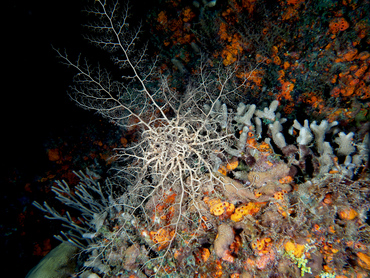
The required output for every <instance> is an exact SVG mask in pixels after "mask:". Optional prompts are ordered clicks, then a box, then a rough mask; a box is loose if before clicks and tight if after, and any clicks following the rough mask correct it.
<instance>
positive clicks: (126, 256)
mask: <svg viewBox="0 0 370 278" xmlns="http://www.w3.org/2000/svg"><path fill="white" fill-rule="evenodd" d="M95 2H96V3H95V6H94V7H93V9H92V10H91V12H90V14H92V15H96V16H98V17H99V19H100V21H98V22H97V24H96V25H91V26H90V29H92V31H97V34H96V37H94V36H93V35H92V36H91V37H88V39H89V40H90V41H91V42H92V43H95V44H97V45H98V46H100V47H102V48H103V49H106V50H109V51H111V52H112V54H113V55H114V56H113V60H114V61H115V62H116V64H117V65H118V66H119V68H120V69H122V68H123V69H125V72H130V73H131V75H127V76H125V80H128V81H127V82H118V81H115V80H113V78H112V77H111V75H109V74H108V73H107V72H106V71H105V70H103V69H101V68H93V67H91V66H90V65H89V64H88V63H87V62H83V61H82V60H78V61H77V62H73V61H72V60H71V59H70V58H69V57H68V56H67V54H65V53H62V52H61V51H59V50H56V51H57V53H58V55H59V56H60V58H61V59H62V61H63V62H64V63H66V64H67V65H69V66H70V67H72V68H74V69H75V70H77V75H76V78H75V82H76V84H75V86H74V87H73V88H72V91H71V97H72V98H73V99H74V100H75V101H76V102H77V104H78V105H80V106H81V107H83V108H85V109H89V110H93V111H95V112H97V113H99V114H100V115H102V116H103V117H106V118H108V119H109V120H110V121H111V122H112V123H114V124H116V125H117V126H119V127H121V128H122V129H123V130H125V131H127V132H132V133H134V134H135V136H134V137H133V138H134V139H132V140H130V141H129V142H128V141H127V140H126V141H125V142H124V144H122V145H123V147H122V148H118V149H117V150H116V151H117V154H116V156H115V159H114V162H113V163H112V171H114V174H111V175H110V176H109V177H108V178H106V179H104V180H103V179H102V178H100V176H99V175H96V174H94V173H93V172H92V171H89V170H87V172H86V174H85V173H83V172H78V173H77V172H76V174H77V176H78V178H79V179H80V184H79V185H78V186H77V187H75V188H74V189H73V190H71V188H70V187H69V186H68V184H67V183H66V182H63V181H62V182H61V181H60V182H58V183H57V185H56V186H54V187H53V191H54V192H55V193H56V195H57V199H58V200H60V201H61V202H63V203H65V204H66V205H68V206H70V207H72V208H74V209H77V210H78V211H80V212H81V218H80V219H78V220H76V219H72V217H71V216H70V215H69V214H68V213H66V214H65V215H63V214H61V213H59V212H58V211H56V210H55V209H53V208H52V207H50V206H49V205H48V204H46V203H45V204H44V205H40V204H38V203H35V205H36V206H37V207H39V208H40V209H41V210H43V211H44V212H46V213H47V215H48V217H49V218H52V219H59V220H62V221H64V222H65V223H66V227H67V230H66V231H63V232H62V236H60V237H59V238H60V239H61V240H67V241H69V242H71V243H73V244H74V245H76V246H78V247H79V248H81V249H82V250H83V253H84V255H85V256H84V257H82V258H81V260H82V262H81V263H80V264H79V265H82V267H81V268H80V269H78V271H76V273H77V274H76V275H79V276H80V277H87V276H88V275H96V276H99V277H131V278H133V277H152V276H155V277H186V276H191V277H233V278H237V277H277V276H279V277H300V276H304V277H358V276H363V277H365V276H366V275H368V274H369V269H370V267H369V261H370V259H369V256H370V226H369V225H368V223H366V220H367V213H368V211H369V209H370V202H369V197H370V180H369V173H368V169H367V167H366V165H367V164H368V163H369V162H368V152H369V149H368V146H369V143H368V142H369V136H368V135H365V132H363V131H361V129H360V128H357V129H354V128H353V127H349V126H348V122H347V123H346V121H339V120H340V119H339V116H338V115H337V116H334V117H333V116H329V115H327V114H328V113H319V116H320V117H318V118H317V119H316V120H315V117H314V116H315V115H311V117H309V116H308V115H297V114H298V113H293V110H294V105H295V102H294V101H292V100H293V99H294V98H295V99H296V100H297V102H298V99H300V101H301V102H303V103H304V102H306V103H308V99H309V97H310V94H311V93H310V94H307V92H306V91H305V90H303V89H302V88H303V87H304V86H306V85H307V86H308V87H309V85H310V84H309V82H311V81H307V82H306V81H305V80H303V78H301V77H302V74H303V75H305V74H306V75H310V74H313V72H315V71H314V70H312V67H313V66H312V65H311V64H310V62H311V60H310V59H313V58H312V57H310V56H309V55H308V56H306V57H304V58H300V55H304V50H302V51H301V52H299V53H294V51H295V47H293V46H290V48H289V49H291V50H289V51H288V46H289V43H288V38H286V40H285V39H284V38H285V37H286V36H287V35H286V34H285V33H284V30H280V31H275V33H274V35H270V36H268V37H267V38H265V39H264V41H265V42H266V46H263V47H265V49H264V48H263V47H262V46H261V49H255V48H254V47H253V44H252V41H255V40H257V39H258V40H259V39H261V40H262V38H261V34H266V36H267V35H268V34H269V32H270V31H269V30H271V29H274V28H280V27H281V26H278V24H276V25H275V26H273V25H271V24H269V25H268V24H267V22H263V24H262V25H261V26H260V28H257V27H256V28H257V30H259V29H261V30H260V31H261V34H258V35H253V34H252V33H248V36H247V37H246V36H245V35H246V34H245V33H243V32H241V31H238V32H237V31H235V30H242V29H239V28H238V27H240V24H241V23H240V22H242V20H243V24H246V23H245V22H252V21H253V17H254V16H256V15H255V14H256V13H258V12H260V10H259V9H258V7H257V5H256V3H257V1H230V2H229V3H228V4H227V5H226V4H225V6H223V8H225V10H224V11H223V12H222V13H221V14H222V19H223V20H222V22H220V23H219V25H217V26H218V27H219V30H212V28H210V29H207V30H208V31H209V33H208V34H210V33H211V32H212V31H216V33H217V34H218V36H219V38H220V40H221V41H223V44H222V45H221V47H220V48H218V49H216V50H217V51H216V52H217V55H215V56H216V57H217V56H218V57H219V58H220V59H221V60H219V61H218V62H217V59H216V58H215V59H213V58H212V59H213V60H211V58H209V59H208V60H205V59H201V58H200V59H199V61H200V62H199V63H200V65H198V66H199V67H198V68H197V69H195V68H194V69H193V70H191V69H190V67H189V63H190V60H187V59H185V58H180V57H177V56H176V57H173V55H171V58H170V59H169V61H170V62H171V63H172V64H173V66H174V67H175V69H174V71H175V72H177V74H180V75H183V76H184V78H183V79H182V80H187V81H188V84H187V86H186V88H185V89H184V90H182V91H181V92H179V91H178V90H177V89H178V88H174V87H173V86H171V84H173V83H172V82H173V80H174V79H175V78H174V77H169V76H165V75H164V74H163V72H164V71H163V67H158V65H157V64H156V63H157V62H158V60H160V58H158V57H157V59H158V60H157V61H154V62H153V63H149V62H148V61H147V60H145V59H144V58H145V52H146V49H143V50H141V52H140V51H139V52H138V50H136V49H134V48H133V47H134V45H135V42H136V41H137V39H138V35H139V33H140V30H136V31H130V30H129V29H128V25H129V24H128V10H127V9H126V10H124V11H123V13H120V14H123V17H122V18H121V17H118V16H117V17H116V14H119V11H120V10H119V7H118V6H112V7H111V6H109V5H108V4H107V3H106V2H105V1H100V0H98V1H95ZM329 2H330V1H327V2H325V3H326V5H329V4H328V3H329ZM176 3H177V2H176ZM279 3H280V4H281V9H280V12H281V14H280V17H279V18H278V19H276V21H277V22H279V23H281V24H283V27H285V28H287V25H288V24H292V25H294V26H298V27H302V26H303V25H302V24H303V22H301V21H299V20H298V18H299V13H300V11H301V10H303V12H304V13H308V12H309V11H310V12H312V11H311V10H309V8H306V9H303V5H304V1H279ZM193 5H194V6H195V8H197V9H199V11H197V12H193V11H192V10H191V8H189V7H187V8H184V9H183V10H182V11H181V13H179V14H180V15H181V16H180V17H179V18H178V19H176V20H175V19H171V20H169V14H170V13H169V12H168V13H166V12H162V11H161V12H160V13H159V14H158V16H157V17H156V21H157V23H158V24H159V25H158V27H157V29H158V30H159V31H163V32H171V33H172V35H171V36H168V37H167V38H168V40H167V41H165V44H164V45H165V47H170V46H171V45H172V46H173V47H175V45H177V46H178V45H179V44H181V45H186V44H189V45H191V48H192V49H193V50H192V51H194V53H196V54H195V55H199V52H200V51H199V49H198V47H197V44H195V42H194V40H195V35H194V36H193V35H192V34H190V33H191V29H190V26H189V24H190V22H192V20H194V18H196V17H198V19H199V21H200V24H201V25H202V24H203V25H204V24H205V22H206V21H207V20H210V19H212V18H214V17H213V16H214V15H215V14H216V11H215V10H212V9H215V7H217V5H218V3H216V1H211V2H207V1H204V2H203V4H202V5H201V4H200V3H198V2H196V1H195V2H194V4H193ZM322 5H325V4H322ZM263 7H264V8H266V9H267V7H266V6H263ZM324 8H327V7H320V5H316V6H315V8H314V9H317V10H321V9H324ZM361 11H362V10H361ZM266 13H267V11H266ZM275 13H277V12H275ZM275 13H274V12H271V16H272V17H275V16H276V14H275ZM329 22H330V23H329ZM270 23H271V22H270ZM304 23H305V25H304V27H302V29H298V31H297V34H296V35H297V36H298V37H302V36H304V35H305V36H308V37H309V38H311V39H312V40H313V39H314V38H313V37H312V35H311V34H309V33H306V32H308V31H307V28H308V29H309V28H310V26H311V25H312V24H316V23H315V22H313V21H312V19H311V18H310V20H308V22H304ZM325 23H327V25H328V26H327V28H328V29H327V30H328V33H329V34H331V38H330V40H336V38H338V37H340V34H342V33H341V32H346V31H347V29H348V28H349V25H350V24H349V22H348V21H347V20H346V19H345V18H343V17H342V16H337V17H336V18H335V19H332V18H330V19H329V18H328V19H325V20H324V21H323V22H321V21H319V23H318V24H320V25H324V24H325ZM227 24H228V25H227ZM228 26H234V27H235V28H228ZM200 28H204V27H200ZM266 28H267V29H266ZM216 29H217V28H216ZM365 29H366V28H365ZM204 32H206V31H204ZM101 33H104V34H105V35H106V36H103V37H102V36H101ZM243 35H244V36H243ZM306 39H307V38H306ZM328 40H329V39H328V38H326V39H325V44H326V43H329V44H330V43H333V44H335V43H337V41H331V42H329V41H328ZM202 42H203V41H202ZM359 43H361V42H359ZM362 43H363V42H362ZM320 44H323V47H324V43H323V42H320ZM202 45H203V46H205V44H202ZM298 45H300V46H301V47H303V46H305V45H304V44H303V42H302V41H299V42H298ZM305 47H306V48H307V46H305ZM283 49H284V51H283ZM338 49H340V48H338ZM246 51H250V52H251V53H253V54H255V56H256V61H255V64H256V65H257V66H256V65H254V66H253V67H250V66H245V67H243V66H242V65H243V60H244V59H243V58H242V57H241V56H242V55H243V53H244V52H246ZM324 51H328V52H329V51H331V46H327V47H326V48H325V50H324ZM117 52H119V53H120V54H119V55H117ZM283 52H284V54H283ZM357 52H358V51H356V50H353V49H349V50H348V52H344V53H342V54H340V56H341V58H340V59H341V60H340V61H336V63H338V64H341V65H343V63H344V66H343V67H342V68H338V70H344V69H346V67H347V66H348V65H349V64H348V63H349V62H353V61H357V62H358V65H357V62H356V66H357V67H354V68H352V69H351V71H352V73H353V74H354V75H355V76H357V77H358V78H359V79H360V78H364V77H363V76H364V74H365V72H368V69H367V64H366V63H368V62H367V61H369V60H368V59H369V57H368V56H367V55H366V53H364V52H361V53H360V54H358V53H357ZM184 53H185V52H183V54H184ZM314 54H315V55H316V56H317V55H321V54H320V52H319V51H316V50H315V51H314ZM257 55H259V56H258V57H257ZM312 55H313V54H312ZM215 56H213V57H215ZM184 57H187V56H186V55H184ZM331 59H332V58H331ZM257 60H258V61H257ZM237 61H239V64H237ZM246 63H247V62H245V63H244V65H246ZM323 66H324V65H322V64H320V63H319V64H318V65H316V66H315V67H323ZM315 67H314V68H315ZM334 67H335V66H333V68H334ZM247 68H250V70H246V69H247ZM298 71H299V72H301V73H300V75H298V74H297V76H300V78H298V77H297V79H295V78H293V76H294V74H295V73H297V72H298ZM265 72H266V73H267V76H268V78H270V80H266V79H263V78H262V76H264V74H265ZM326 72H328V73H330V72H331V69H328V70H327V71H326ZM316 73H317V71H316ZM190 74H191V78H189V75H190ZM348 74H349V73H348ZM345 76H347V75H343V74H342V75H341V76H340V77H339V78H340V79H341V80H340V82H339V83H338V86H339V87H342V86H344V85H346V84H347V83H348V84H352V83H351V82H352V81H353V80H349V79H348V80H347V79H345ZM328 77H329V74H327V75H326V76H324V77H322V78H323V79H325V78H326V79H327V80H330V79H328ZM187 78H189V79H187ZM268 78H267V79H268ZM342 78H343V79H342ZM347 78H349V77H347ZM323 79H320V82H321V81H323ZM337 82H338V81H337V80H335V81H334V82H332V83H331V84H333V83H335V84H336V83H337ZM356 82H357V81H356ZM356 82H354V83H353V84H352V85H349V86H352V89H353V90H352V89H349V88H347V90H352V91H350V92H348V91H344V92H343V91H341V90H342V89H343V88H342V89H341V88H338V90H339V91H338V92H339V93H338V94H341V97H343V99H346V98H347V97H348V96H349V95H352V94H357V91H356V90H358V89H359V88H358V87H357V84H358V83H356ZM366 82H368V81H366ZM366 82H365V81H364V84H362V85H361V87H362V88H363V87H366V86H368V85H366V84H367V83H366ZM329 83H330V82H329ZM355 83H356V84H355ZM268 84H269V85H271V86H270V88H272V87H276V88H277V87H278V88H279V90H278V93H276V94H272V93H271V94H270V93H266V94H264V95H265V96H264V97H262V96H261V97H260V98H259V99H252V98H251V97H250V95H249V92H250V94H251V95H256V94H258V92H262V90H264V91H265V90H267V89H266V88H265V89H262V87H263V86H267V85H268ZM319 85H320V84H318V86H319ZM179 87H180V88H183V87H181V86H179ZM298 88H299V90H298ZM246 90H249V91H248V93H246ZM300 90H301V91H300ZM302 90H303V91H302ZM297 91H299V92H300V96H299V97H298V96H297V95H294V94H298V92H297ZM355 92H356V93H355ZM305 94H306V97H305ZM315 94H316V95H317V98H315V103H314V104H313V103H311V104H312V105H318V107H319V108H320V110H325V109H326V108H325V105H324V104H323V103H321V104H320V102H319V101H318V100H319V99H320V100H322V101H323V102H325V100H324V98H322V97H323V95H321V94H320V93H319V92H315ZM330 94H333V92H332V91H331V92H330ZM246 95H247V96H246ZM359 98H360V99H361V100H364V99H367V96H365V97H364V98H361V97H359ZM254 100H255V101H254ZM321 105H322V106H321ZM361 105H362V106H366V105H365V103H362V104H361ZM362 106H361V107H362ZM359 107H360V106H359ZM330 108H333V107H330ZM329 110H330V109H329ZM359 110H361V108H360V109H359ZM283 116H286V118H285V117H283ZM316 116H317V115H316ZM334 120H338V121H334ZM49 156H50V159H52V160H58V159H59V158H58V157H59V154H58V152H56V151H50V153H49ZM92 273H94V274H92ZM356 275H357V276H356Z"/></svg>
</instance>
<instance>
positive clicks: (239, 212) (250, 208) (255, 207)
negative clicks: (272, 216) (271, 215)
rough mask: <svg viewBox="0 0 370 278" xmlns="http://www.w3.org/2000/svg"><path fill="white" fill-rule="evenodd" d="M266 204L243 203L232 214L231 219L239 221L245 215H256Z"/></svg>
mask: <svg viewBox="0 0 370 278" xmlns="http://www.w3.org/2000/svg"><path fill="white" fill-rule="evenodd" d="M264 204H266V203H254V202H249V203H248V205H241V206H240V207H238V208H237V209H236V210H235V212H234V213H233V214H232V215H231V217H230V219H231V220H232V221H234V222H239V221H240V220H242V219H243V217H244V216H245V215H254V214H256V213H257V212H259V210H260V209H261V207H262V206H263V205H264Z"/></svg>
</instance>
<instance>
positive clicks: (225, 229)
mask: <svg viewBox="0 0 370 278" xmlns="http://www.w3.org/2000/svg"><path fill="white" fill-rule="evenodd" d="M234 238H235V235H234V231H233V228H231V227H230V226H229V225H227V224H221V225H220V226H218V234H217V238H216V239H215V242H214V250H215V253H216V255H217V257H219V258H222V257H223V256H224V255H225V253H226V251H227V250H228V249H229V246H230V245H231V243H233V241H234Z"/></svg>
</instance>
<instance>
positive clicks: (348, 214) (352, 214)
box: [339, 208, 358, 220]
mask: <svg viewBox="0 0 370 278" xmlns="http://www.w3.org/2000/svg"><path fill="white" fill-rule="evenodd" d="M357 215H358V213H357V212H356V211H355V210H354V209H353V208H346V209H344V210H342V211H340V212H339V218H340V219H343V220H353V219H355V218H356V217H357Z"/></svg>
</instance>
